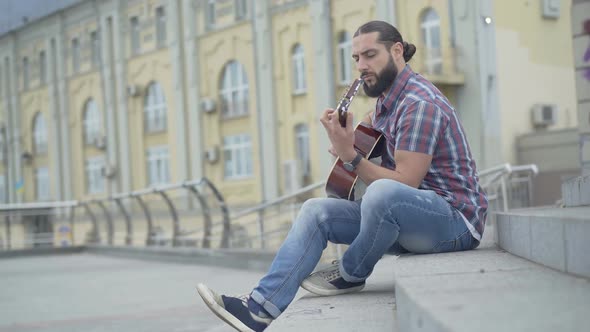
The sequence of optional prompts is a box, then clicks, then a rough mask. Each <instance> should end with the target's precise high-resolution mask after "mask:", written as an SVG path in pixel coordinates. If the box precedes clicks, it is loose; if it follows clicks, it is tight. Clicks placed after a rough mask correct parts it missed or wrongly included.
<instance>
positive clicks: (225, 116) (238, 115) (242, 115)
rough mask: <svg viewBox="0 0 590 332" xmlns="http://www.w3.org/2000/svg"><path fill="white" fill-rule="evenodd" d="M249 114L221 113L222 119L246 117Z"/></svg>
mask: <svg viewBox="0 0 590 332" xmlns="http://www.w3.org/2000/svg"><path fill="white" fill-rule="evenodd" d="M249 116H250V114H248V113H244V114H232V115H223V116H222V119H223V120H237V119H243V118H247V117H249Z"/></svg>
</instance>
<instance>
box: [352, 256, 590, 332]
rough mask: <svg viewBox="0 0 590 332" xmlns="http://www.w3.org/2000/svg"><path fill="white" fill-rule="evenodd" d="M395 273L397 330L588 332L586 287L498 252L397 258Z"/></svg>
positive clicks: (569, 277)
mask: <svg viewBox="0 0 590 332" xmlns="http://www.w3.org/2000/svg"><path fill="white" fill-rule="evenodd" d="M394 271H395V293H396V303H397V321H398V328H399V330H400V331H404V332H405V331H421V332H424V331H454V332H462V331H465V332H472V331H474V330H476V331H479V332H487V331H490V332H492V331H493V332H496V331H536V332H538V331H551V332H554V331H587V330H588V328H589V326H590V325H589V324H588V320H587V316H588V314H589V313H590V280H588V279H585V278H580V277H576V276H572V275H568V274H565V273H562V272H559V271H556V270H553V269H550V268H547V267H545V266H542V265H539V264H536V263H533V262H530V261H528V260H525V259H522V258H519V257H516V256H514V255H512V254H510V253H507V252H505V251H503V250H501V249H499V248H497V247H493V246H492V247H488V248H482V249H477V250H472V251H465V252H458V253H446V254H436V255H415V256H405V257H400V258H399V259H398V260H397V261H396V262H395V269H394ZM351 305H352V304H351Z"/></svg>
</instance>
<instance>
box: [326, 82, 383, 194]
mask: <svg viewBox="0 0 590 332" xmlns="http://www.w3.org/2000/svg"><path fill="white" fill-rule="evenodd" d="M362 84H363V80H362V78H358V79H356V80H355V81H354V82H353V83H352V84H351V85H350V87H349V88H348V89H347V90H346V92H345V93H344V96H343V97H342V98H341V99H340V101H339V102H338V106H336V112H338V121H340V125H341V126H342V127H346V112H348V108H349V107H350V104H351V102H352V100H353V99H354V96H355V95H356V94H357V92H358V90H359V88H360V86H361V85H362ZM383 142H384V139H383V135H382V134H381V133H380V132H379V131H377V130H375V129H373V128H371V127H369V126H368V125H367V124H365V123H362V122H361V123H359V124H358V125H357V126H356V128H355V129H354V148H355V150H356V151H358V152H359V153H360V154H361V155H362V156H363V157H364V158H366V159H372V158H376V157H379V156H381V152H382V151H383V144H384V143H383ZM343 164H344V162H343V161H342V160H341V159H340V158H337V159H336V161H335V162H334V165H333V166H332V170H331V171H330V174H329V175H328V180H327V181H326V194H327V195H328V197H335V198H344V199H348V200H351V201H354V200H355V195H354V192H355V186H356V185H357V182H359V178H358V176H357V175H356V173H355V172H349V171H347V170H346V169H345V168H344V166H343ZM361 182H362V181H361Z"/></svg>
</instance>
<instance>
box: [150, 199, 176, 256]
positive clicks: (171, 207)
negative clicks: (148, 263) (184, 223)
mask: <svg viewBox="0 0 590 332" xmlns="http://www.w3.org/2000/svg"><path fill="white" fill-rule="evenodd" d="M156 192H157V193H158V194H159V195H160V196H162V198H163V199H164V201H165V202H166V205H168V210H169V211H170V215H171V216H172V246H173V247H176V246H177V245H178V244H179V242H178V236H179V235H180V223H179V221H178V213H177V212H176V208H175V207H174V203H172V201H171V200H170V197H168V195H167V194H166V193H165V192H164V191H162V190H157V191H156Z"/></svg>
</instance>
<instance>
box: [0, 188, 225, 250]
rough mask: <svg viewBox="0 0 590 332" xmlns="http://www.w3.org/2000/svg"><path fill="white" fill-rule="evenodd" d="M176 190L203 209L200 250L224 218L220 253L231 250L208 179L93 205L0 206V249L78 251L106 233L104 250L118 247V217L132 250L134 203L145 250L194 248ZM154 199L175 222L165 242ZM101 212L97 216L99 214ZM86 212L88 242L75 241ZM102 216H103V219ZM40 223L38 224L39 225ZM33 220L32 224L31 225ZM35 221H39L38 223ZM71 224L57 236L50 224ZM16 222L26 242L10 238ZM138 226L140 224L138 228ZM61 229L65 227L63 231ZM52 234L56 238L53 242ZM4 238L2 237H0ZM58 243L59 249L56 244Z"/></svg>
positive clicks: (221, 211) (221, 202) (218, 195)
mask: <svg viewBox="0 0 590 332" xmlns="http://www.w3.org/2000/svg"><path fill="white" fill-rule="evenodd" d="M174 190H186V191H187V192H188V193H190V195H192V196H194V197H195V198H196V201H197V202H198V203H199V207H200V211H201V218H202V220H203V227H202V228H201V229H200V231H199V233H200V234H201V235H202V238H201V241H200V242H201V243H200V246H201V247H203V248H210V247H211V246H212V244H211V239H210V235H211V232H212V230H211V228H212V225H213V224H214V223H213V216H218V217H220V219H221V220H220V222H219V223H218V224H219V225H221V226H222V227H221V229H222V231H221V236H220V243H219V247H222V248H227V247H228V246H229V231H230V220H229V210H228V208H227V206H226V204H225V200H224V198H223V196H222V195H221V193H220V192H219V191H218V190H217V188H216V187H215V186H214V185H213V184H212V183H211V182H210V181H209V180H208V179H206V178H202V179H199V180H194V181H185V182H182V183H178V184H171V185H165V186H159V187H151V188H146V189H142V190H137V191H133V192H129V193H122V194H116V195H113V196H111V197H105V198H101V199H92V200H87V201H64V202H38V203H24V204H7V205H0V215H4V216H5V231H4V233H5V236H4V237H1V236H0V239H1V240H2V241H0V242H3V243H2V245H0V248H2V247H6V248H7V249H11V248H12V247H13V244H15V243H17V242H18V244H19V245H18V247H24V248H28V247H37V246H40V245H41V244H46V245H49V244H50V243H51V242H53V243H54V244H56V245H59V242H60V239H55V238H56V237H61V240H63V238H65V237H67V238H68V241H67V242H68V245H78V244H82V243H92V244H97V243H102V242H103V241H102V237H101V233H102V232H101V229H102V228H103V227H105V228H106V238H107V240H106V244H108V245H115V244H116V240H115V237H116V234H115V226H116V225H115V222H116V220H117V219H121V218H116V217H115V216H114V214H115V213H116V211H119V212H120V215H121V217H122V220H123V221H124V223H125V231H124V233H125V236H124V244H126V245H132V244H133V239H134V238H135V236H134V227H133V226H134V220H133V213H132V209H131V205H132V202H135V203H136V204H137V205H138V206H139V208H140V210H141V213H142V215H143V218H142V219H144V220H143V221H144V222H145V223H146V229H147V232H146V234H145V242H144V243H145V245H148V246H149V245H156V244H160V245H162V244H170V245H172V246H181V245H184V244H186V243H187V242H195V240H194V238H193V239H190V241H189V239H188V238H187V237H186V236H184V234H183V232H182V230H181V224H180V216H179V213H178V208H177V206H176V205H175V204H174V201H173V199H172V198H171V196H170V192H171V191H174ZM148 195H156V196H159V197H160V198H161V201H162V202H163V203H164V204H165V206H166V208H167V210H168V213H169V220H170V222H171V224H170V227H169V229H171V230H172V232H171V235H170V236H166V235H165V234H163V232H162V231H160V230H159V229H158V228H157V227H155V225H154V222H153V219H154V218H153V214H154V213H153V211H152V209H151V208H150V205H151V204H153V203H154V200H151V201H147V200H146V196H148ZM212 202H214V203H215V205H216V208H217V210H218V211H213V207H212V204H211V203H212ZM97 208H98V210H97ZM78 210H83V211H84V214H85V215H86V217H87V218H88V220H89V221H90V223H91V225H92V227H91V229H90V231H89V232H87V233H86V238H85V239H84V240H83V241H80V240H79V239H75V238H74V235H73V233H74V229H75V227H76V224H77V222H76V212H77V211H78ZM99 213H100V214H99ZM40 217H43V218H41V219H42V220H38V219H40ZM27 219H30V220H27ZM36 219H37V220H36ZM63 219H67V220H68V222H67V224H68V225H69V229H68V230H67V232H66V231H64V232H61V231H60V230H58V232H54V231H53V230H52V227H51V224H53V223H55V222H56V221H57V220H63ZM16 222H21V223H26V224H28V225H29V227H24V228H29V229H27V230H24V231H22V232H23V233H24V234H23V236H22V237H21V238H22V240H20V241H16V239H13V236H12V233H13V232H12V229H11V228H12V227H11V226H12V225H13V224H14V223H16ZM135 225H136V226H137V223H135ZM62 227H63V226H62ZM61 233H68V234H69V235H67V236H66V235H61V236H60V235H59V234H61ZM48 234H55V235H54V236H53V237H54V240H53V241H51V237H50V236H49V235H48ZM0 235H1V233H0ZM56 242H57V243H56Z"/></svg>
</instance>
